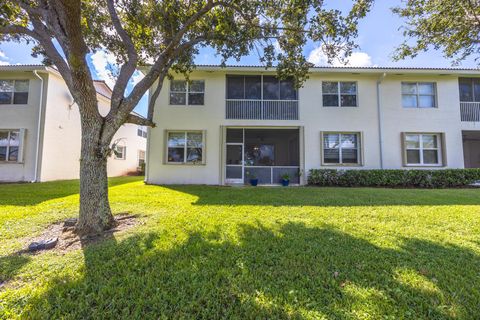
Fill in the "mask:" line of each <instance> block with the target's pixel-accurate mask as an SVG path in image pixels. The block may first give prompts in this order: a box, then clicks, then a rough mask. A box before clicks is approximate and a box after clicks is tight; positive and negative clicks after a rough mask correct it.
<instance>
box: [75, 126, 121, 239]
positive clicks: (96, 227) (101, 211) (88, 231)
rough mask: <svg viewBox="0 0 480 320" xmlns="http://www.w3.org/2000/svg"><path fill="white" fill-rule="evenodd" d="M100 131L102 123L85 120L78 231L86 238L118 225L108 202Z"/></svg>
mask: <svg viewBox="0 0 480 320" xmlns="http://www.w3.org/2000/svg"><path fill="white" fill-rule="evenodd" d="M101 131H102V123H98V122H97V121H95V120H94V119H89V120H87V119H82V149H81V159H80V214H79V219H78V223H77V232H78V233H80V234H83V235H93V234H98V233H100V232H102V231H104V230H106V229H109V228H111V227H113V225H114V223H115V220H114V218H113V215H112V212H111V210H110V204H109V201H108V177H107V158H108V152H107V151H106V149H105V148H102V147H101V142H100V136H101ZM106 147H107V148H108V146H106Z"/></svg>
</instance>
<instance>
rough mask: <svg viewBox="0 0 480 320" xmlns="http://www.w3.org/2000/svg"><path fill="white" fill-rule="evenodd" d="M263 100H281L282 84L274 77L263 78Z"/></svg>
mask: <svg viewBox="0 0 480 320" xmlns="http://www.w3.org/2000/svg"><path fill="white" fill-rule="evenodd" d="M263 99H264V100H278V99H280V82H279V81H278V79H277V78H276V77H274V76H264V77H263Z"/></svg>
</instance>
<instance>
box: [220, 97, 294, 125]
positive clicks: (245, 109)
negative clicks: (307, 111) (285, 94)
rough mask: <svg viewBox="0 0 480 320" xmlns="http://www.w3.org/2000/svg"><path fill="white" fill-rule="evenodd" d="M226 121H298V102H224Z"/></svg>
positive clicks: (238, 100) (240, 100) (229, 100)
mask: <svg viewBox="0 0 480 320" xmlns="http://www.w3.org/2000/svg"><path fill="white" fill-rule="evenodd" d="M226 118H227V119H250V120H298V100H245V99H227V100H226Z"/></svg>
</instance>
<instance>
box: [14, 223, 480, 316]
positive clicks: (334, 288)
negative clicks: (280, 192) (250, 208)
mask: <svg viewBox="0 0 480 320" xmlns="http://www.w3.org/2000/svg"><path fill="white" fill-rule="evenodd" d="M236 235H237V236H238V237H236V238H234V239H231V238H229V237H225V234H224V232H222V230H216V231H208V232H207V231H202V230H199V231H196V232H191V233H189V234H188V236H187V238H186V239H183V238H181V239H180V238H179V239H177V240H172V239H170V238H169V239H165V237H166V236H165V235H163V236H162V235H161V234H158V233H145V234H137V235H134V236H131V237H129V238H127V239H125V240H122V241H119V242H116V241H114V240H110V241H107V242H104V243H101V244H97V245H92V246H87V247H85V248H84V257H85V269H84V272H83V275H82V276H81V277H79V278H75V279H72V278H66V277H65V278H57V279H54V280H52V281H51V285H49V290H47V291H46V292H45V293H44V294H43V295H40V296H38V297H34V298H32V300H30V301H28V302H27V306H25V309H24V310H26V311H25V312H26V313H25V314H22V316H25V317H26V318H29V319H36V318H58V317H65V318H72V319H92V318H95V319H96V318H102V319H109V318H112V319H113V318H115V319H118V318H125V319H127V318H128V319H137V318H138V319H140V318H141V319H164V318H165V319H254V318H256V319H287V318H296V319H304V318H322V317H325V318H332V319H355V318H359V317H361V316H364V317H365V316H367V315H368V317H370V318H375V319H379V318H387V317H388V318H404V319H460V318H461V319H467V318H471V319H475V318H477V319H478V318H479V317H480V306H479V304H478V297H480V293H479V288H478V286H476V285H475V284H478V283H480V274H479V273H478V266H479V265H480V257H479V256H478V255H476V254H475V253H474V252H472V251H470V250H468V249H466V248H462V247H458V246H453V245H441V244H438V243H433V242H430V241H425V240H421V239H404V241H403V244H402V246H401V247H400V248H397V249H392V248H382V247H378V246H376V245H373V244H372V243H370V242H368V241H366V240H364V239H360V238H356V237H353V236H352V235H349V234H347V233H344V232H342V231H340V230H337V229H334V228H332V227H330V226H328V225H327V226H324V227H322V228H318V227H312V228H310V227H306V226H305V225H303V224H301V223H286V224H283V225H279V228H278V229H276V230H272V229H270V228H266V227H264V226H263V225H261V224H258V225H257V226H251V225H240V226H239V229H238V231H237V233H236ZM172 241H173V242H172ZM11 303H12V304H14V305H15V303H17V302H16V301H15V300H14V299H13V301H11Z"/></svg>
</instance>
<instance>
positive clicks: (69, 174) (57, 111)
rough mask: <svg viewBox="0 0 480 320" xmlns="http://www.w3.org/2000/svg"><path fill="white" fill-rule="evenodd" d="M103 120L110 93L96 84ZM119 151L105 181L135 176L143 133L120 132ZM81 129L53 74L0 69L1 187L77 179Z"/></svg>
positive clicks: (30, 68)
mask: <svg viewBox="0 0 480 320" xmlns="http://www.w3.org/2000/svg"><path fill="white" fill-rule="evenodd" d="M95 87H96V89H97V97H98V101H99V108H100V112H101V114H106V113H107V112H108V110H109V106H110V95H111V90H110V88H109V87H108V86H107V85H106V84H105V83H104V82H102V81H96V82H95ZM114 141H117V142H118V151H119V152H116V153H115V156H112V157H111V158H110V159H109V160H108V174H109V176H120V175H125V174H127V173H130V172H135V171H136V170H137V168H138V166H139V164H140V163H141V162H144V161H145V150H146V129H145V128H143V127H139V126H137V125H134V124H126V125H124V126H122V127H121V128H120V129H119V131H118V132H117V134H116V135H115V138H114ZM80 144H81V128H80V113H79V111H78V105H77V104H76V103H74V101H73V99H72V97H71V95H70V93H69V91H68V89H67V86H66V84H65V82H64V81H63V79H62V77H61V76H60V74H59V73H58V72H57V71H56V70H55V69H53V68H50V67H45V66H37V65H23V66H22V65H18V66H0V181H4V182H5V181H31V182H34V181H50V180H60V179H77V178H78V177H79V170H80V162H79V159H80Z"/></svg>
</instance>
